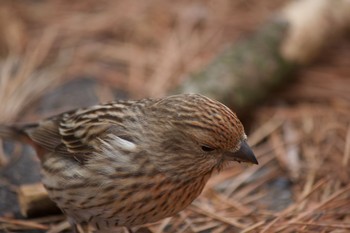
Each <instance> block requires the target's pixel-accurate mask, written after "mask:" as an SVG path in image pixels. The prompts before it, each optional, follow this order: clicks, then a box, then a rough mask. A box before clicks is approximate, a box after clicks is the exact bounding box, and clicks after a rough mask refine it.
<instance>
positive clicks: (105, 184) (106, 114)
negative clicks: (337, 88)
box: [0, 94, 257, 230]
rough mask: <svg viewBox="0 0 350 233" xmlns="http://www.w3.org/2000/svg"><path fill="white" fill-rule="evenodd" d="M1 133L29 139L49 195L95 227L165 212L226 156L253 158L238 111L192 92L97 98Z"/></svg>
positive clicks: (181, 204)
mask: <svg viewBox="0 0 350 233" xmlns="http://www.w3.org/2000/svg"><path fill="white" fill-rule="evenodd" d="M0 136H2V137H10V138H21V139H22V140H24V141H26V142H29V143H30V144H32V145H33V146H34V147H35V148H36V151H37V153H38V155H39V157H40V159H41V162H42V168H43V183H44V185H45V186H46V188H47V190H48V192H49V195H50V198H51V199H52V200H54V201H55V202H56V203H57V204H58V206H59V207H60V208H61V209H62V210H63V211H64V212H65V213H66V214H67V216H68V217H69V218H71V219H72V220H73V221H74V222H75V223H78V224H84V223H89V224H91V225H93V226H94V227H95V228H96V229H98V230H99V229H112V228H113V227H117V226H128V227H130V226H135V225H140V224H144V223H148V222H154V221H157V220H159V219H162V218H165V217H167V216H171V215H173V214H175V213H177V212H179V211H181V210H182V209H184V208H185V207H186V206H188V205H189V204H190V203H191V202H192V201H193V200H194V199H195V198H196V197H197V196H198V195H199V194H200V193H201V191H202V189H203V187H204V185H205V183H206V182H207V180H208V179H209V177H210V175H211V174H212V172H213V171H214V170H215V169H220V168H221V167H222V165H223V163H224V161H226V160H237V161H243V162H250V163H257V161H256V159H255V157H254V154H253V153H252V151H251V150H250V149H249V147H248V146H247V144H246V142H245V141H246V135H245V133H244V129H243V126H242V124H241V122H240V121H239V120H238V118H237V117H236V115H235V114H234V113H233V112H232V111H231V110H230V109H228V108H227V107H226V106H224V105H223V104H221V103H219V102H217V101H213V100H211V99H209V98H207V97H204V96H201V95H197V94H182V95H175V96H170V97H167V98H163V99H143V100H139V101H117V102H113V103H108V104H102V105H96V106H92V107H89V108H83V109H78V110H74V111H70V112H67V113H63V114H60V115H58V116H55V117H51V118H48V119H46V120H43V121H41V122H39V123H38V124H31V125H27V126H23V127H4V126H2V127H0Z"/></svg>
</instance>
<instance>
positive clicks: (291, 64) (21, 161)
mask: <svg viewBox="0 0 350 233" xmlns="http://www.w3.org/2000/svg"><path fill="white" fill-rule="evenodd" d="M349 28H350V3H349V1H347V0H337V1H334V0H333V1H332V0H303V1H292V0H269V1H259V0H246V1H241V0H238V1H230V0H216V1H213V0H210V1H207V0H205V1H195V0H187V1H170V0H144V1H121V0H118V1H112V0H100V1H93V0H85V1H78V0H74V1H67V0H52V1H45V0H29V1H20V0H2V1H1V2H0V123H1V124H5V123H7V124H11V123H18V122H33V121H37V120H39V119H41V118H43V117H47V116H50V115H54V114H57V113H60V112H63V111H67V110H70V109H72V108H76V107H82V106H88V105H92V104H95V103H99V102H107V101H111V100H114V99H139V98H144V97H162V96H166V95H170V94H174V93H182V92H196V93H201V94H204V95H207V96H210V97H212V98H215V99H218V100H220V101H221V102H223V103H225V104H226V105H228V106H230V107H231V108H232V109H233V110H234V111H235V112H237V114H238V115H239V116H240V118H241V119H242V121H243V122H244V125H245V127H246V129H247V134H248V137H249V143H250V144H251V145H252V146H253V148H254V151H255V153H256V155H257V156H258V159H259V166H251V167H247V166H246V165H242V164H232V166H230V167H228V168H226V169H225V170H224V171H223V172H222V173H220V174H217V175H215V176H214V177H213V178H212V179H211V180H210V182H209V183H208V185H207V186H206V188H205V190H204V192H203V193H202V195H201V196H200V197H199V198H198V199H197V200H196V201H195V202H194V203H193V204H192V205H191V206H190V207H189V208H187V209H186V210H184V211H182V212H181V213H179V214H178V215H176V216H174V217H172V218H168V219H166V220H163V221H160V222H158V223H155V224H149V225H148V227H149V229H150V230H151V231H152V232H213V233H221V232H337V233H339V232H350V224H349V223H350V169H349V166H350V161H349V160H350V43H349V41H350V40H349V39H350V36H349ZM2 145H3V146H2V147H0V148H1V149H0V231H1V232H17V231H19V232H51V233H54V232H69V231H70V229H69V225H68V224H67V222H66V220H65V219H64V217H63V216H61V215H59V214H57V213H56V214H55V215H49V214H48V212H50V211H48V210H45V209H44V210H42V211H41V212H39V213H36V214H34V215H32V214H29V213H26V212H25V211H23V208H22V206H21V205H23V203H19V202H18V195H19V193H21V191H20V190H22V189H21V188H22V186H23V185H26V184H38V183H40V165H39V163H38V160H37V158H36V157H35V153H34V151H33V150H31V148H29V147H27V146H24V145H18V144H16V143H11V142H2ZM31 192H32V191H29V194H28V195H30V194H31ZM40 205H41V204H40V203H39V204H36V206H40ZM34 208H35V207H34ZM21 209H22V213H21ZM24 215H27V216H24Z"/></svg>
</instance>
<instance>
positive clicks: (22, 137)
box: [0, 124, 37, 143]
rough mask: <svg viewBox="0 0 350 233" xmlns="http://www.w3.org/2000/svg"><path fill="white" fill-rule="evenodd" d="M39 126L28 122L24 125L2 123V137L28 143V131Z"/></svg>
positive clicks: (0, 126) (0, 133)
mask: <svg viewBox="0 0 350 233" xmlns="http://www.w3.org/2000/svg"><path fill="white" fill-rule="evenodd" d="M33 127H37V124H27V125H22V126H16V125H0V138H2V139H9V140H15V141H20V142H24V143H28V140H29V137H28V135H27V133H26V131H27V130H28V129H30V128H33Z"/></svg>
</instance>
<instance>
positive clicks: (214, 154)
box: [147, 94, 258, 174]
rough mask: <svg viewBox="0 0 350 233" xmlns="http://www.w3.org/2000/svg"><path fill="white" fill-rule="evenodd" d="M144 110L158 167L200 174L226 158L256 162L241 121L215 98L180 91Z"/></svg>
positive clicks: (218, 165)
mask: <svg viewBox="0 0 350 233" xmlns="http://www.w3.org/2000/svg"><path fill="white" fill-rule="evenodd" d="M147 111H148V113H147V115H149V116H150V117H149V118H148V119H149V120H147V124H148V126H149V127H151V128H149V129H148V130H147V132H148V133H149V135H148V136H147V137H148V139H149V140H151V141H150V142H148V145H151V146H152V148H150V149H151V150H150V151H158V153H155V154H154V155H152V156H151V157H152V158H153V159H154V162H155V163H156V164H157V165H158V166H159V168H161V169H164V170H170V171H171V170H174V171H177V172H179V171H180V172H183V173H191V172H192V173H197V174H202V173H205V172H207V173H208V172H210V171H212V170H213V169H214V168H219V167H221V165H222V163H223V162H225V161H238V162H247V163H253V164H258V161H257V159H256V158H255V155H254V153H253V151H252V150H251V149H250V147H249V146H248V144H247V142H246V140H247V136H246V134H245V132H244V128H243V125H242V123H241V122H240V121H239V119H238V118H237V116H236V115H235V114H234V113H233V112H232V111H231V110H230V109H229V108H228V107H226V106H225V105H223V104H221V103H219V102H217V101H214V100H211V99H209V98H207V97H204V96H202V95H198V94H182V95H175V96H170V97H168V98H164V99H161V100H159V101H157V102H155V103H154V104H152V105H151V106H150V107H149V108H148V110H147ZM164 155H166V156H164Z"/></svg>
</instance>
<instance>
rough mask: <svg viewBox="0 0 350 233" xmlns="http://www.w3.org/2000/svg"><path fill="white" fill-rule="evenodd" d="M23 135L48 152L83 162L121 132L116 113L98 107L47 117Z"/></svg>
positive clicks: (104, 107)
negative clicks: (26, 135)
mask: <svg viewBox="0 0 350 233" xmlns="http://www.w3.org/2000/svg"><path fill="white" fill-rule="evenodd" d="M26 133H27V134H28V135H29V137H30V138H31V139H32V140H33V141H34V142H35V143H37V144H39V145H40V146H41V147H43V148H45V149H46V150H48V151H51V152H55V153H58V154H62V155H70V156H74V158H75V159H77V160H78V161H84V160H86V159H87V158H88V157H89V155H91V154H93V152H94V151H95V150H96V149H98V148H99V146H100V145H101V143H103V142H105V141H106V140H109V139H110V137H111V135H114V136H116V137H118V135H119V134H120V136H121V137H122V136H123V135H124V134H125V130H124V126H123V124H122V118H121V117H120V112H118V111H107V107H106V105H99V106H95V107H94V108H87V109H80V110H76V111H71V112H67V113H63V114H61V115H58V116H56V117H52V118H49V119H47V120H44V121H42V122H40V123H39V125H38V126H37V127H32V128H29V129H28V130H26Z"/></svg>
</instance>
